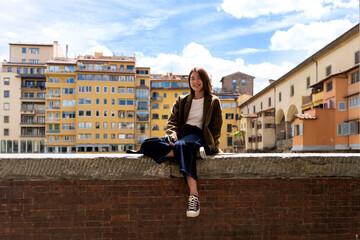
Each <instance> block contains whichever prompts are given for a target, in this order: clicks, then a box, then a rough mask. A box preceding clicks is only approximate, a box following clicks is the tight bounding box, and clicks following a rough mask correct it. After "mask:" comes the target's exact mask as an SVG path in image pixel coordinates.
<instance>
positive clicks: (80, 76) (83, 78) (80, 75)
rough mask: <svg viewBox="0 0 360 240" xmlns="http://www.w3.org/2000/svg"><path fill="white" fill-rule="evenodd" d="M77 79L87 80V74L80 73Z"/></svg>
mask: <svg viewBox="0 0 360 240" xmlns="http://www.w3.org/2000/svg"><path fill="white" fill-rule="evenodd" d="M77 79H78V80H79V81H82V80H85V76H84V75H83V74H79V75H78V78H77Z"/></svg>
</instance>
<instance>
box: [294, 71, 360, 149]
mask: <svg viewBox="0 0 360 240" xmlns="http://www.w3.org/2000/svg"><path fill="white" fill-rule="evenodd" d="M311 87H312V94H311V95H310V96H305V97H303V105H302V109H303V114H297V115H295V116H296V118H295V120H294V121H293V124H292V134H293V149H292V150H293V151H336V150H360V100H359V98H360V78H359V64H357V65H355V66H354V67H352V68H350V69H348V70H346V71H343V72H340V73H337V74H332V75H330V76H328V77H326V78H325V79H323V80H322V81H320V82H318V83H316V84H314V85H312V86H311Z"/></svg>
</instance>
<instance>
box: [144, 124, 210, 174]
mask: <svg viewBox="0 0 360 240" xmlns="http://www.w3.org/2000/svg"><path fill="white" fill-rule="evenodd" d="M199 130H200V129H199V128H197V127H194V126H189V125H185V128H184V131H182V133H181V134H180V136H179V140H177V141H176V142H175V146H174V147H172V146H171V145H170V144H169V142H168V140H167V139H166V138H158V137H153V138H148V139H145V140H144V142H143V143H142V144H141V147H140V151H141V152H142V153H143V154H144V155H146V156H149V157H151V158H152V159H154V160H155V161H156V162H157V163H159V164H160V163H163V162H165V161H166V160H167V159H166V158H165V156H166V155H167V154H168V153H169V152H170V151H171V150H173V152H174V158H175V159H176V160H177V161H178V163H179V167H180V172H181V173H182V174H184V177H186V175H188V176H190V177H192V178H194V179H195V180H197V174H196V156H197V153H198V151H199V148H200V147H201V146H204V145H205V144H204V139H203V137H202V134H201V130H200V131H199Z"/></svg>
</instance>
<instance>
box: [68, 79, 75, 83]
mask: <svg viewBox="0 0 360 240" xmlns="http://www.w3.org/2000/svg"><path fill="white" fill-rule="evenodd" d="M66 83H68V84H72V83H75V81H74V78H66Z"/></svg>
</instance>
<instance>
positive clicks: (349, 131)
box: [337, 122, 360, 136]
mask: <svg viewBox="0 0 360 240" xmlns="http://www.w3.org/2000/svg"><path fill="white" fill-rule="evenodd" d="M359 126H360V122H348V123H342V124H338V125H337V135H338V136H348V135H353V134H359V133H360V132H359V131H360V130H359Z"/></svg>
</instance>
